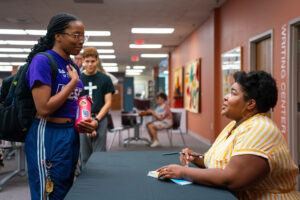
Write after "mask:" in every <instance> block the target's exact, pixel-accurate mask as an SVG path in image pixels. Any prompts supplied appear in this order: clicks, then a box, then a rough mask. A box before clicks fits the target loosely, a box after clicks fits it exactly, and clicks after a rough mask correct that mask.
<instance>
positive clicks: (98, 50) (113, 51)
mask: <svg viewBox="0 0 300 200" xmlns="http://www.w3.org/2000/svg"><path fill="white" fill-rule="evenodd" d="M97 52H98V53H115V50H113V49H97Z"/></svg>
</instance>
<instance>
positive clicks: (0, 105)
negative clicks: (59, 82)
mask: <svg viewBox="0 0 300 200" xmlns="http://www.w3.org/2000/svg"><path fill="white" fill-rule="evenodd" d="M38 54H43V55H45V56H46V57H47V58H48V59H49V61H50V66H51V69H52V75H51V77H52V84H54V82H55V80H56V76H57V73H58V68H57V63H56V61H55V59H54V58H53V57H52V56H51V55H50V54H48V53H46V52H40V53H38ZM28 67H29V63H25V64H24V65H23V66H21V67H20V69H19V71H18V72H17V73H16V74H15V75H12V76H9V77H7V78H5V79H4V80H3V82H2V87H1V93H0V140H8V141H15V142H24V141H25V138H26V135H27V132H28V129H29V127H30V125H31V123H32V122H33V119H34V117H35V114H36V109H35V105H34V101H33V97H32V94H31V90H30V88H29V87H28V86H27V84H26V72H27V70H28Z"/></svg>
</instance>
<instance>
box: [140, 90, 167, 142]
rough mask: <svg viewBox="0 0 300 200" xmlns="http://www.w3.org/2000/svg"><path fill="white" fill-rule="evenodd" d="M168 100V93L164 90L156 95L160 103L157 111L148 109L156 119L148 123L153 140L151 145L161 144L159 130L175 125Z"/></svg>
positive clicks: (157, 101)
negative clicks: (158, 135)
mask: <svg viewBox="0 0 300 200" xmlns="http://www.w3.org/2000/svg"><path fill="white" fill-rule="evenodd" d="M166 101H167V95H166V94H165V93H163V92H160V93H158V95H157V96H156V103H157V104H158V106H157V108H156V109H155V111H152V110H147V111H146V112H147V113H148V114H152V115H153V116H154V117H155V119H156V120H155V121H153V122H150V123H148V124H147V130H148V133H149V136H150V139H151V142H152V144H151V145H150V147H157V146H160V144H159V141H158V137H157V130H161V129H166V128H170V127H171V126H172V125H173V120H172V113H171V111H170V107H169V105H168V104H167V103H166Z"/></svg>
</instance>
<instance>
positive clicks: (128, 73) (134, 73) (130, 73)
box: [126, 72, 141, 76]
mask: <svg viewBox="0 0 300 200" xmlns="http://www.w3.org/2000/svg"><path fill="white" fill-rule="evenodd" d="M140 74H141V73H140V72H126V75H129V76H135V75H140Z"/></svg>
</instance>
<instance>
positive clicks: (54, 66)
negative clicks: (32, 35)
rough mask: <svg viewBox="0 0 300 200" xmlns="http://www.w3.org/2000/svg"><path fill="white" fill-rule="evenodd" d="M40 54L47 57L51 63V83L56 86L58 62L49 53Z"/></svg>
mask: <svg viewBox="0 0 300 200" xmlns="http://www.w3.org/2000/svg"><path fill="white" fill-rule="evenodd" d="M38 54H42V55H44V56H46V57H47V58H48V60H49V62H50V66H51V69H52V76H51V81H52V85H54V83H55V80H56V77H57V74H58V67H57V62H56V60H55V59H54V58H53V56H52V55H51V54H49V53H46V52H39V53H38Z"/></svg>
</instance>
